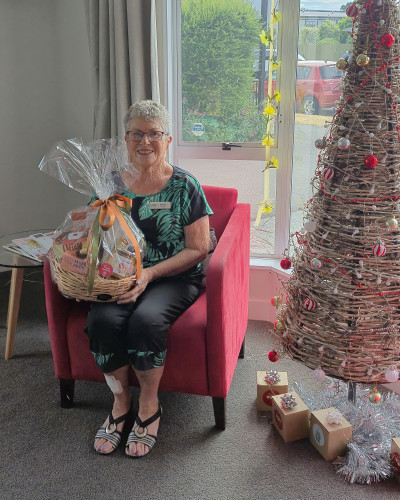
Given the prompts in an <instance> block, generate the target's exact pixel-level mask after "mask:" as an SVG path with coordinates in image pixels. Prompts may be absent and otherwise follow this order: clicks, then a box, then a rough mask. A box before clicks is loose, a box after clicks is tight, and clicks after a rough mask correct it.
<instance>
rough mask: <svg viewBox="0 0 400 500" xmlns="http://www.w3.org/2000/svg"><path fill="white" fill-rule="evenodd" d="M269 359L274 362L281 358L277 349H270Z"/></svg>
mask: <svg viewBox="0 0 400 500" xmlns="http://www.w3.org/2000/svg"><path fill="white" fill-rule="evenodd" d="M268 359H269V360H270V361H272V362H273V363H276V362H277V361H278V359H279V354H278V353H277V352H276V351H270V352H269V353H268Z"/></svg>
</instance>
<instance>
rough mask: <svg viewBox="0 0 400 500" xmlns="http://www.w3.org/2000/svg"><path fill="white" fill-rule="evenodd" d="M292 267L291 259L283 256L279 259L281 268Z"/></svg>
mask: <svg viewBox="0 0 400 500" xmlns="http://www.w3.org/2000/svg"><path fill="white" fill-rule="evenodd" d="M291 267H292V261H291V260H290V259H288V258H287V257H285V258H284V259H282V260H281V268H282V269H290V268H291Z"/></svg>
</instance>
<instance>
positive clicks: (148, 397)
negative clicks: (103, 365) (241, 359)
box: [127, 279, 200, 456]
mask: <svg viewBox="0 0 400 500" xmlns="http://www.w3.org/2000/svg"><path fill="white" fill-rule="evenodd" d="M199 291H200V290H199V287H198V286H197V285H194V284H191V283H187V282H185V281H183V280H182V281H181V280H176V279H164V280H157V281H155V282H152V283H150V284H149V285H148V287H147V288H146V291H145V292H144V293H143V295H142V296H140V297H139V299H138V300H137V302H136V308H135V310H134V312H133V313H132V315H131V316H130V318H129V328H128V331H129V332H128V335H127V347H128V355H129V360H130V362H131V363H132V366H133V369H134V371H135V374H136V376H137V378H138V381H139V385H140V395H139V414H138V416H139V418H140V419H141V421H142V422H144V421H145V420H147V419H148V418H150V417H151V416H152V415H154V414H155V413H156V412H157V410H158V407H159V402H158V387H159V385H160V380H161V377H162V374H163V371H164V363H165V355H166V349H167V332H168V330H169V328H170V326H171V324H172V323H173V322H174V321H175V320H176V319H177V318H178V317H179V316H180V315H181V314H182V313H183V312H184V311H185V310H186V309H187V308H188V307H189V306H190V305H191V304H192V303H193V302H194V301H195V300H196V298H197V297H198V295H199ZM159 424H160V419H159V418H158V419H157V420H156V421H155V422H153V423H151V424H149V425H148V427H147V431H148V434H151V435H153V436H157V432H158V427H159ZM142 431H143V429H141V428H139V432H142ZM148 452H149V448H148V446H146V445H144V444H143V443H130V445H129V453H130V454H131V455H137V456H142V455H145V454H146V453H148Z"/></svg>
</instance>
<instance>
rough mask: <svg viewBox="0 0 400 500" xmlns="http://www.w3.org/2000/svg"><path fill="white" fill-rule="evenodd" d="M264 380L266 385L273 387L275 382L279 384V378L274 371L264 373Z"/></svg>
mask: <svg viewBox="0 0 400 500" xmlns="http://www.w3.org/2000/svg"><path fill="white" fill-rule="evenodd" d="M264 380H265V381H266V382H267V384H269V385H274V384H276V383H277V382H280V380H281V377H280V375H279V373H278V372H277V371H276V370H270V371H268V372H266V375H265V377H264Z"/></svg>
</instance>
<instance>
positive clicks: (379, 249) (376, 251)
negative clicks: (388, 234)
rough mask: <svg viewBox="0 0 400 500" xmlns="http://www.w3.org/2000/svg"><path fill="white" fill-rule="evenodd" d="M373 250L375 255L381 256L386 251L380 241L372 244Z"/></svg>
mask: <svg viewBox="0 0 400 500" xmlns="http://www.w3.org/2000/svg"><path fill="white" fill-rule="evenodd" d="M373 252H374V255H375V256H376V257H383V256H384V255H385V253H386V247H385V245H384V244H383V243H382V242H380V243H378V244H377V245H375V246H374V248H373Z"/></svg>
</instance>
